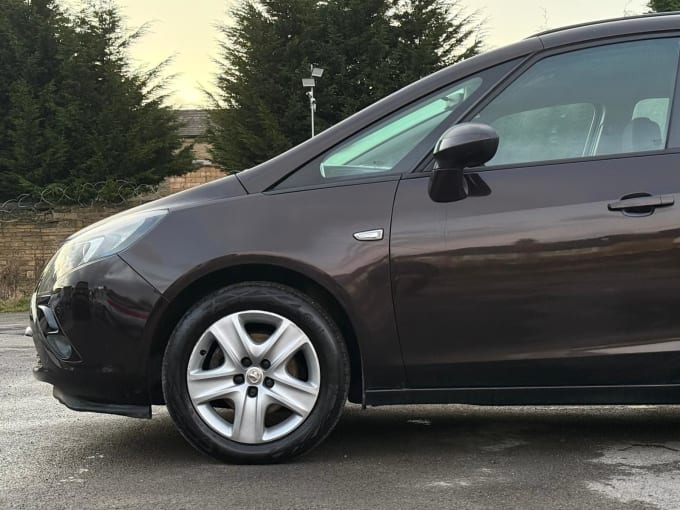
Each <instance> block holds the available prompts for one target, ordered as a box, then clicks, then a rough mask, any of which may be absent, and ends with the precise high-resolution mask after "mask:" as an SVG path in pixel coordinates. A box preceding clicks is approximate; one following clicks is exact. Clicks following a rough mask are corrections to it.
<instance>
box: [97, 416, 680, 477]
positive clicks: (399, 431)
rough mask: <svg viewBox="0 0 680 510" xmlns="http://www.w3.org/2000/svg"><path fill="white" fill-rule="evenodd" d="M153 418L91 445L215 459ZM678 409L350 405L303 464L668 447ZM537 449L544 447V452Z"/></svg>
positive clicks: (143, 456) (143, 455)
mask: <svg viewBox="0 0 680 510" xmlns="http://www.w3.org/2000/svg"><path fill="white" fill-rule="evenodd" d="M154 411H155V416H154V419H153V420H134V421H132V420H121V421H120V422H119V423H117V424H116V425H117V426H111V427H110V428H109V427H108V425H102V427H106V429H107V430H106V431H105V438H104V439H103V440H102V438H101V437H100V435H99V434H97V435H96V436H94V437H92V438H91V439H92V440H95V441H97V444H91V445H89V448H90V450H92V451H94V450H108V449H110V450H111V451H112V452H115V454H116V456H118V457H121V458H125V459H127V462H131V461H133V460H132V459H138V460H139V461H140V462H141V463H144V462H145V461H146V460H148V459H153V462H154V463H164V464H172V463H178V464H182V465H184V466H186V465H191V464H202V465H204V464H206V463H211V462H213V461H212V460H211V459H209V458H208V457H206V456H204V455H201V454H200V453H198V452H196V451H195V450H194V449H193V448H192V447H191V446H190V445H189V444H188V443H187V442H186V441H185V440H184V439H183V438H182V436H181V435H180V434H179V432H178V431H177V429H176V428H175V427H174V425H173V423H172V420H171V418H170V417H169V415H168V414H167V411H165V409H163V408H158V410H156V409H154ZM678 424H680V407H678V406H628V407H618V406H606V407H601V406H598V407H503V408H501V407H473V406H458V405H450V406H398V407H385V408H369V409H366V410H362V409H361V408H360V407H359V406H353V405H351V406H348V407H347V408H346V410H345V412H344V414H343V416H342V418H341V419H340V421H339V423H338V425H337V427H336V428H335V429H334V431H333V432H332V433H331V435H330V436H329V437H328V438H327V439H326V440H325V441H324V442H323V443H322V444H321V445H320V446H319V447H318V448H316V449H315V450H313V451H312V452H311V453H310V454H308V455H306V456H303V457H301V458H299V459H297V460H296V463H303V464H308V463H333V462H336V461H343V460H347V459H351V460H361V459H364V458H370V459H372V462H376V461H378V462H379V461H381V460H385V461H393V460H395V459H399V458H407V459H414V458H423V459H432V458H439V457H443V456H446V457H451V456H456V455H461V456H469V455H474V454H478V453H484V454H487V455H490V456H494V455H496V456H498V455H501V456H502V455H506V454H508V453H510V452H512V451H513V450H514V449H516V448H518V447H523V448H531V449H532V451H534V452H538V453H536V454H538V455H541V456H544V455H545V456H555V455H556V456H559V455H563V454H566V453H569V454H572V453H574V452H575V451H576V452H578V451H579V450H583V452H584V453H587V454H588V456H590V457H592V456H597V455H598V453H597V452H598V450H600V449H604V448H607V447H609V446H612V445H627V444H629V445H639V444H649V445H663V444H666V443H668V442H677V441H678V440H680V434H678ZM537 449H538V450H537Z"/></svg>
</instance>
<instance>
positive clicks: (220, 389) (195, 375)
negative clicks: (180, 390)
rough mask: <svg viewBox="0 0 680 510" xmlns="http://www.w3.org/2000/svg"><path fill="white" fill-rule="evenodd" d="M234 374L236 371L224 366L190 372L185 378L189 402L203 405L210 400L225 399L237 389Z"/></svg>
mask: <svg viewBox="0 0 680 510" xmlns="http://www.w3.org/2000/svg"><path fill="white" fill-rule="evenodd" d="M236 374H237V372H236V371H234V370H233V369H231V368H227V367H226V366H225V365H222V366H221V367H219V368H215V369H212V370H193V371H191V372H190V373H189V375H188V376H187V389H188V390H189V396H190V397H191V400H192V401H193V402H194V403H196V404H204V403H206V402H210V401H211V400H217V399H220V398H226V397H227V396H229V395H231V394H232V393H233V392H234V390H235V388H236V387H237V385H236V384H235V383H234V375H236Z"/></svg>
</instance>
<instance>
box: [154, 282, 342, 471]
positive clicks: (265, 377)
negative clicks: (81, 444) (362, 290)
mask: <svg viewBox="0 0 680 510" xmlns="http://www.w3.org/2000/svg"><path fill="white" fill-rule="evenodd" d="M348 386H349V360H348V354H347V349H346V346H345V343H344V341H343V339H342V336H341V334H340V332H339V330H338V328H337V326H336V325H335V323H334V322H333V320H332V319H331V318H330V317H329V316H328V314H326V313H325V311H324V310H323V308H321V306H319V305H318V304H317V303H316V302H315V301H313V300H312V299H310V298H309V297H307V296H306V295H304V294H302V293H300V292H298V291H296V290H294V289H291V288H289V287H285V286H283V285H278V284H273V283H266V282H252V283H242V284H237V285H231V286H228V287H225V288H223V289H221V290H219V291H217V292H214V293H212V294H210V295H208V296H205V297H204V298H203V299H202V300H200V301H199V302H198V303H197V304H196V305H195V306H193V307H192V308H191V309H190V310H189V311H188V312H187V313H186V314H185V315H184V317H183V318H182V320H181V321H180V322H179V324H178V325H177V327H176V328H175V330H174V332H173V334H172V336H171V338H170V340H169V342H168V346H167V348H166V351H165V357H164V360H163V393H164V395H165V401H166V404H167V406H168V410H169V411H170V415H171V416H172V418H173V420H174V421H175V424H176V425H177V427H178V429H179V430H180V432H181V433H182V435H183V436H184V437H185V438H186V439H187V440H188V441H189V442H190V443H191V444H192V445H194V446H195V447H196V448H198V449H199V450H201V451H203V452H205V453H207V454H209V455H211V456H213V457H216V458H218V459H220V460H226V461H230V462H243V463H262V462H278V461H282V460H285V459H288V458H291V457H293V456H295V455H299V454H302V453H304V452H306V451H308V450H310V449H311V448H313V447H314V446H316V445H317V444H319V443H320V442H321V441H322V440H323V439H324V438H325V437H326V436H327V435H328V434H329V433H330V431H331V430H332V429H333V427H334V426H335V424H336V423H337V420H338V419H339V417H340V414H341V413H342V409H343V406H344V403H345V400H346V398H347V389H348Z"/></svg>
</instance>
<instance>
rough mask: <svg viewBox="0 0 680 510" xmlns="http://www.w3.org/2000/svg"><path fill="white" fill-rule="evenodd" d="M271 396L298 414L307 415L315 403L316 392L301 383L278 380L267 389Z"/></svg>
mask: <svg viewBox="0 0 680 510" xmlns="http://www.w3.org/2000/svg"><path fill="white" fill-rule="evenodd" d="M269 393H270V395H271V398H272V399H273V400H274V401H275V402H276V403H277V404H280V405H282V406H283V407H285V408H287V409H289V410H291V411H293V412H294V413H295V414H297V415H298V416H307V415H308V414H309V412H310V411H311V410H312V408H313V407H314V404H315V403H316V397H317V394H318V392H317V391H315V389H313V388H309V387H304V386H303V387H301V385H294V384H284V383H281V382H280V381H279V383H278V384H275V385H274V387H273V388H271V389H270V390H269Z"/></svg>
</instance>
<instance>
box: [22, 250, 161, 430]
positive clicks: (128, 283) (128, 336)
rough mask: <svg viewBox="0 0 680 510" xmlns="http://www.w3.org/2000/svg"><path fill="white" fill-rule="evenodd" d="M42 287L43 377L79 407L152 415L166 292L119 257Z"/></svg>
mask: <svg viewBox="0 0 680 510" xmlns="http://www.w3.org/2000/svg"><path fill="white" fill-rule="evenodd" d="M54 281H55V282H56V283H54V284H53V285H51V287H52V288H43V287H42V286H39V287H38V291H37V293H36V295H35V296H34V298H33V300H32V303H31V313H30V329H31V333H32V336H33V342H34V344H35V348H36V351H37V353H38V364H37V366H36V367H35V368H34V370H33V374H34V375H35V377H36V378H37V379H38V380H40V381H44V382H47V383H49V384H52V385H53V386H54V396H55V398H57V399H58V400H59V401H60V402H62V403H63V404H64V405H66V406H67V407H69V408H71V409H74V410H77V411H92V412H103V413H112V414H122V415H125V416H133V417H138V418H149V417H151V406H150V404H151V400H150V397H149V391H148V388H149V381H148V380H147V375H146V374H147V354H148V352H149V345H148V341H147V338H146V335H145V327H146V323H147V319H148V317H149V315H150V314H151V311H152V310H153V308H154V306H155V305H156V304H157V302H158V300H159V299H162V298H161V296H160V294H159V293H158V292H157V291H156V290H155V289H154V288H153V287H152V286H151V285H149V284H148V283H147V282H146V281H145V280H144V279H142V278H141V277H140V276H139V275H138V274H137V273H136V272H135V271H134V270H132V268H131V267H130V266H129V265H128V264H127V263H125V262H124V261H123V260H122V259H121V258H120V257H118V256H117V255H114V256H111V257H107V258H105V259H102V260H99V261H97V262H93V263H91V264H88V265H86V266H83V267H81V268H79V269H76V270H75V271H73V272H71V273H69V274H68V275H66V276H63V277H59V278H56V279H54Z"/></svg>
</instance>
